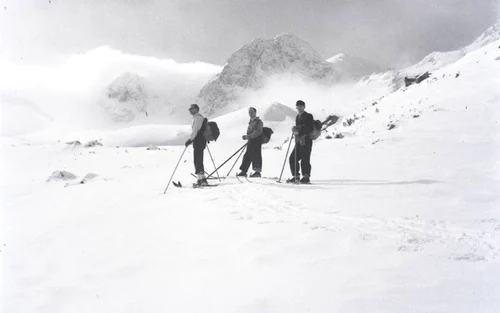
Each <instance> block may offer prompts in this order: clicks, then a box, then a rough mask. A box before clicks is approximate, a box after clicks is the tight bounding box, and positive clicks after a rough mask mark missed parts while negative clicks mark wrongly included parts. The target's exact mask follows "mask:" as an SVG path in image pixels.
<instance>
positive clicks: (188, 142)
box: [184, 139, 193, 147]
mask: <svg viewBox="0 0 500 313" xmlns="http://www.w3.org/2000/svg"><path fill="white" fill-rule="evenodd" d="M192 142H193V141H192V140H191V139H188V140H187V141H186V143H185V144H184V145H185V146H186V147H187V146H189V145H190V144H191V143H192Z"/></svg>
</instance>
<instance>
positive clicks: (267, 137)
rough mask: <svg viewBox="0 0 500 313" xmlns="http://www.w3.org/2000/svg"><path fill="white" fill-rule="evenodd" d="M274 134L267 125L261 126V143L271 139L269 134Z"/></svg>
mask: <svg viewBox="0 0 500 313" xmlns="http://www.w3.org/2000/svg"><path fill="white" fill-rule="evenodd" d="M272 134H274V132H273V130H272V129H271V128H269V127H263V128H262V143H268V142H269V140H271V135H272Z"/></svg>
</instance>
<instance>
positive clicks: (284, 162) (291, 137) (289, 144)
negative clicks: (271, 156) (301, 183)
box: [278, 132, 293, 183]
mask: <svg viewBox="0 0 500 313" xmlns="http://www.w3.org/2000/svg"><path fill="white" fill-rule="evenodd" d="M292 139H293V132H292V135H291V136H290V142H289V143H288V149H286V155H285V160H284V161H283V167H282V168H281V173H280V178H279V179H278V183H281V176H282V175H283V170H284V169H285V164H286V158H287V157H288V151H290V146H291V145H292Z"/></svg>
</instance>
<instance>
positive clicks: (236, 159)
mask: <svg viewBox="0 0 500 313" xmlns="http://www.w3.org/2000/svg"><path fill="white" fill-rule="evenodd" d="M243 152H245V149H243V150H241V153H240V155H239V156H238V158H237V159H236V161H235V162H234V164H233V166H231V169H230V170H229V172H227V175H226V177H228V176H229V174H230V173H231V171H232V170H233V168H234V166H235V165H236V163H238V160H239V159H240V158H241V156H242V155H243Z"/></svg>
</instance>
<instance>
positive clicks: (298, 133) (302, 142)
mask: <svg viewBox="0 0 500 313" xmlns="http://www.w3.org/2000/svg"><path fill="white" fill-rule="evenodd" d="M295 108H296V109H297V112H298V113H299V114H298V115H297V117H296V118H295V126H294V127H293V128H292V131H293V134H294V136H295V147H294V149H293V151H292V153H291V154H290V158H289V163H290V171H291V172H292V175H293V177H292V178H290V179H288V180H287V182H288V183H299V182H300V183H303V184H308V183H309V182H310V179H309V178H310V176H311V163H310V159H311V150H312V139H311V137H310V136H309V133H311V132H312V131H313V129H314V118H313V116H312V115H311V114H310V113H307V112H306V111H305V109H306V104H305V102H304V101H302V100H298V101H297V102H296V104H295ZM299 161H300V167H299ZM300 168H302V179H300Z"/></svg>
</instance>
